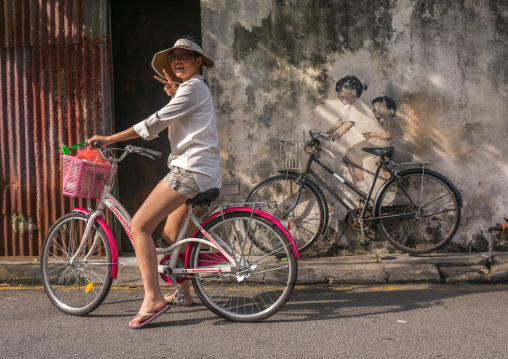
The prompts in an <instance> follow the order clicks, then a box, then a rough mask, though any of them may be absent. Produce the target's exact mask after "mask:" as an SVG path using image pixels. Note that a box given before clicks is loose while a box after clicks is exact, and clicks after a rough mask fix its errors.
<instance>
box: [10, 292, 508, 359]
mask: <svg viewBox="0 0 508 359" xmlns="http://www.w3.org/2000/svg"><path fill="white" fill-rule="evenodd" d="M142 295H143V292H142V289H139V288H133V289H126V288H113V289H112V290H111V292H110V294H109V295H108V297H107V298H106V300H105V302H104V303H103V304H102V305H101V306H100V307H99V308H98V309H97V310H96V311H94V312H93V313H91V314H89V315H87V316H85V317H71V316H67V315H65V314H63V313H61V312H59V311H58V310H57V309H56V308H55V307H53V306H52V304H51V303H50V302H49V300H48V299H47V297H46V294H45V293H44V290H43V289H41V288H35V289H34V288H33V287H32V288H27V289H24V288H15V287H14V288H12V287H11V288H5V287H0V308H1V316H2V323H1V325H0V342H1V352H0V357H2V358H54V357H60V358H111V357H122V358H147V357H151V358H170V357H171V358H184V359H185V358H274V357H277V358H289V357H291V358H309V357H310V358H507V357H508V340H507V334H506V333H508V284H502V285H410V286H376V287H374V286H355V287H345V286H306V287H298V288H297V290H296V291H295V293H294V294H293V297H292V298H291V299H290V301H289V302H288V304H286V306H285V307H284V308H283V309H282V310H281V311H280V312H279V313H278V314H276V315H275V316H273V317H271V318H269V319H268V320H266V321H264V322H261V323H255V324H244V323H242V324H238V323H231V322H227V321H225V320H223V319H221V318H219V317H217V316H215V315H214V314H213V313H212V312H210V311H209V310H207V309H206V307H205V306H204V305H202V304H201V303H200V302H199V299H197V298H196V301H197V302H198V303H197V304H196V305H195V306H193V307H187V308H182V307H179V308H178V307H174V308H172V309H171V310H170V311H169V312H168V313H167V314H165V315H163V316H161V317H160V318H158V319H157V321H155V322H154V323H152V324H151V325H149V326H147V327H146V328H145V329H142V330H137V331H135V330H131V329H129V328H128V322H129V320H130V319H131V318H132V317H133V316H134V314H135V313H136V312H137V310H138V308H139V305H140V301H141V298H142Z"/></svg>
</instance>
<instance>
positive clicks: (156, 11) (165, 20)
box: [111, 0, 201, 252]
mask: <svg viewBox="0 0 508 359" xmlns="http://www.w3.org/2000/svg"><path fill="white" fill-rule="evenodd" d="M181 35H191V36H192V37H194V38H195V39H196V40H198V41H201V12H200V4H199V0H187V1H181V2H180V1H179V2H177V1H168V0H145V1H139V0H111V36H112V41H111V43H112V54H113V86H114V89H113V103H114V109H113V113H114V121H113V122H114V131H115V132H120V131H123V130H125V129H127V128H129V127H132V126H133V125H135V124H136V123H138V122H140V121H142V120H143V119H145V118H147V117H148V116H150V115H151V114H153V113H154V112H156V111H157V110H159V109H160V108H162V107H163V106H165V105H166V104H167V103H168V101H169V98H168V96H167V95H166V93H165V92H164V91H163V87H164V85H162V84H161V83H160V82H158V81H156V80H155V79H154V78H153V75H155V72H154V70H153V69H152V66H151V63H152V58H153V55H154V54H155V53H156V52H158V51H161V50H164V49H167V48H170V47H172V46H173V44H174V43H175V41H176V40H177V39H178V38H179V37H180V36H181ZM127 144H132V145H134V146H142V147H146V148H150V149H152V150H155V151H159V152H162V154H163V155H162V157H161V158H158V159H156V160H155V161H153V160H151V159H149V158H148V157H144V156H136V155H131V156H128V157H127V158H126V159H125V160H124V161H123V162H122V163H121V165H120V166H119V172H118V184H119V186H118V187H119V194H118V195H119V199H120V201H121V202H122V204H123V205H124V206H125V208H126V209H127V211H128V212H129V213H130V215H131V216H133V215H134V213H136V211H137V209H138V208H139V207H140V206H141V204H142V203H143V201H144V199H145V198H146V197H147V196H148V194H149V193H150V192H151V191H152V189H153V188H154V187H155V186H156V185H157V183H158V182H159V181H160V180H161V179H162V178H163V177H164V176H165V175H166V174H167V173H168V167H167V158H168V156H169V154H170V152H171V151H170V148H169V140H168V133H167V130H165V131H162V132H161V133H159V137H158V138H156V139H153V140H151V141H144V140H143V139H139V138H138V139H134V140H129V141H128V142H124V143H119V144H118V147H120V148H122V147H125V145H127ZM163 225H164V223H161V224H160V225H159V227H157V229H156V230H155V232H154V238H155V239H157V238H158V236H160V235H161V233H162V228H163ZM115 232H116V233H118V231H115ZM121 233H122V239H121V248H122V251H123V252H125V251H132V250H133V247H132V244H131V242H130V240H129V238H128V237H127V235H126V234H125V232H124V231H123V230H121Z"/></svg>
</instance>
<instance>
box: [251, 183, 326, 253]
mask: <svg viewBox="0 0 508 359" xmlns="http://www.w3.org/2000/svg"><path fill="white" fill-rule="evenodd" d="M307 181H308V180H307ZM299 190H300V183H299V182H298V180H297V178H296V177H294V176H292V175H287V176H286V175H279V176H273V177H270V178H267V179H265V180H264V181H262V182H260V183H259V184H258V185H256V187H254V189H253V190H252V192H251V193H250V194H249V195H248V196H247V201H248V202H261V201H275V202H276V204H275V205H274V206H273V207H272V208H268V207H266V208H263V210H264V211H265V212H266V213H269V214H271V215H272V216H274V217H275V218H277V219H278V220H279V221H288V222H289V225H290V229H291V230H290V232H291V235H292V236H293V239H294V241H295V243H296V246H297V247H298V251H299V252H300V254H302V253H303V252H304V251H306V250H307V249H309V248H310V247H311V246H312V244H314V242H315V241H316V240H317V239H318V238H319V236H320V235H321V233H322V232H323V231H324V230H325V227H326V221H327V217H328V208H327V207H326V203H323V200H322V199H321V196H320V195H319V193H318V192H317V190H316V189H314V188H313V187H312V186H311V185H310V184H309V183H304V185H303V187H302V188H301V193H300V197H298V193H299Z"/></svg>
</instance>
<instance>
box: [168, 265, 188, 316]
mask: <svg viewBox="0 0 508 359" xmlns="http://www.w3.org/2000/svg"><path fill="white" fill-rule="evenodd" d="M172 273H173V271H172V270H171V268H169V267H168V268H166V269H164V275H166V277H168V278H169V280H170V281H171V284H173V286H174V287H175V288H176V293H175V297H174V299H173V305H176V306H181V305H182V304H183V301H184V299H185V292H184V291H183V290H182V288H180V286H179V285H178V283H177V282H176V280H175V278H173V275H172Z"/></svg>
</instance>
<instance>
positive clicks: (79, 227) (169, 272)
mask: <svg viewBox="0 0 508 359" xmlns="http://www.w3.org/2000/svg"><path fill="white" fill-rule="evenodd" d="M97 150H98V152H99V154H100V156H101V157H102V158H103V159H104V160H106V161H107V162H109V164H110V165H100V166H99V165H96V164H93V163H90V162H83V163H81V164H80V163H77V162H76V163H75V164H74V163H73V164H71V165H68V164H66V165H64V173H65V174H64V193H65V194H67V195H70V196H72V197H81V198H97V199H100V201H99V204H98V207H97V209H96V210H94V211H92V210H88V209H84V208H74V209H73V210H72V211H71V213H68V214H66V215H64V216H63V217H61V218H60V219H58V220H57V221H56V222H55V223H54V224H53V226H52V227H51V228H50V230H49V232H48V234H47V236H46V239H45V240H44V243H43V245H42V253H41V270H42V278H43V284H44V288H45V290H46V293H47V295H48V297H49V299H50V300H51V302H52V303H53V304H54V305H55V306H56V307H57V308H58V309H60V310H61V311H62V312H64V313H66V314H70V315H85V314H87V313H90V312H91V311H93V310H94V309H96V308H97V307H98V306H99V305H100V304H101V303H102V301H103V300H104V299H105V298H106V296H107V294H108V292H109V289H110V288H111V284H112V282H113V279H115V278H116V277H117V273H118V250H117V247H116V242H115V238H114V237H113V233H112V231H111V229H110V228H109V226H108V225H107V224H106V222H105V221H104V219H103V214H104V211H105V209H106V208H109V209H110V210H111V211H112V213H113V214H114V215H115V216H116V218H117V219H118V220H119V221H120V223H121V224H122V227H123V229H124V230H125V231H126V233H127V235H128V236H129V238H131V239H132V237H131V233H130V229H129V224H130V220H131V217H130V216H129V214H128V213H127V211H126V210H125V208H124V207H123V206H122V205H121V204H120V202H119V201H118V199H116V198H115V197H114V196H113V195H112V194H111V193H110V191H111V188H112V186H113V182H114V180H115V177H116V173H117V167H118V163H119V162H121V161H122V160H123V159H124V158H125V157H126V156H127V155H128V154H130V153H137V154H141V155H145V156H148V157H150V158H152V159H153V157H160V156H161V153H159V152H155V151H152V150H149V149H145V148H142V147H134V146H130V145H129V146H127V147H126V148H125V150H124V152H123V154H122V155H121V156H120V157H118V158H116V157H115V156H114V155H113V153H112V151H111V150H109V149H106V148H102V149H101V148H97ZM64 162H65V156H64ZM103 166H106V168H107V171H106V173H107V174H106V175H105V171H104V167H103ZM74 167H79V168H77V169H76V168H74ZM69 171H72V172H71V173H69ZM69 183H70V185H69ZM218 196H219V189H212V190H209V191H206V192H204V193H201V194H199V195H197V196H196V197H195V198H193V199H192V200H189V201H188V203H187V205H188V212H187V216H186V218H185V220H184V223H183V225H182V227H181V229H180V232H179V235H178V239H177V242H176V243H175V244H174V245H172V246H170V247H168V248H164V249H157V252H158V253H159V254H164V256H163V257H162V259H161V260H160V264H159V273H160V275H161V277H162V278H163V279H164V280H165V281H166V282H168V283H171V284H172V285H174V286H175V287H176V288H177V291H178V293H177V295H176V296H175V303H174V304H175V305H179V304H181V303H182V302H183V299H184V295H185V294H184V293H183V291H182V290H181V289H180V287H179V285H178V284H179V283H181V281H183V280H186V279H191V281H192V284H193V286H194V290H195V292H196V294H197V295H198V297H199V298H200V299H201V301H202V302H203V303H204V304H205V305H206V306H207V307H208V308H209V309H210V310H211V311H213V312H214V313H215V314H217V315H219V316H220V317H222V318H225V319H228V320H232V321H237V322H257V321H261V320H264V319H266V318H268V317H270V316H272V315H273V314H275V313H277V311H279V310H280V309H281V308H282V307H283V306H284V304H285V303H286V302H287V301H288V299H289V298H290V296H291V294H292V292H293V289H294V286H295V282H296V276H297V262H296V258H299V253H298V249H297V247H296V245H295V243H294V241H293V238H292V237H291V234H290V233H289V232H288V230H286V228H285V227H284V226H283V225H282V224H281V223H280V222H279V221H277V220H276V219H275V218H273V217H272V216H271V215H269V214H267V213H265V212H263V211H261V210H260V209H259V208H261V206H263V205H267V203H269V202H255V203H240V204H235V203H226V204H219V205H214V206H213V207H212V208H211V209H210V210H209V211H208V213H207V214H205V215H204V216H202V217H201V218H197V217H196V216H195V215H194V214H193V208H194V207H196V206H202V205H210V204H211V202H213V201H214V200H215V199H217V197H218ZM190 221H192V222H193V223H194V224H195V225H196V227H197V230H196V231H195V232H194V234H193V235H192V237H191V238H184V237H185V234H186V232H187V229H188V226H189V223H190ZM182 245H188V246H187V249H186V250H185V251H181V248H182Z"/></svg>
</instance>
